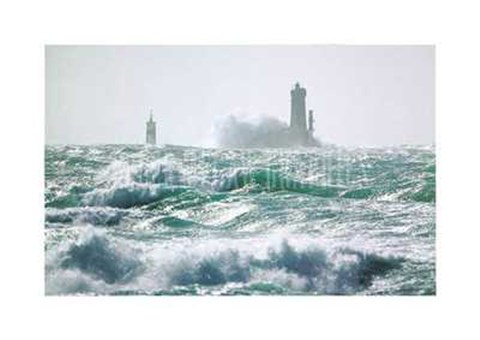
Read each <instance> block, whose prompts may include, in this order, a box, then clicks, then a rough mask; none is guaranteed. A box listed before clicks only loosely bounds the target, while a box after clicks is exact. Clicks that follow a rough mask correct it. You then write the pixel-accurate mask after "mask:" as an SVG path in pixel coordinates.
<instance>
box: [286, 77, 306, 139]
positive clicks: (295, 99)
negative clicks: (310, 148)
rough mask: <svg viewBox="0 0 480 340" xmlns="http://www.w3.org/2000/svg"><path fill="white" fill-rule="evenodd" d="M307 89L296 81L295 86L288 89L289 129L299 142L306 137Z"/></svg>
mask: <svg viewBox="0 0 480 340" xmlns="http://www.w3.org/2000/svg"><path fill="white" fill-rule="evenodd" d="M306 96H307V90H305V89H304V88H303V87H300V84H298V83H296V84H295V88H294V89H293V90H291V91H290V97H291V113H290V130H291V132H292V134H293V137H294V138H295V139H296V140H297V141H298V142H300V143H302V144H303V143H305V142H306V139H307V136H308V134H307V117H306V116H307V114H306V111H305V97H306Z"/></svg>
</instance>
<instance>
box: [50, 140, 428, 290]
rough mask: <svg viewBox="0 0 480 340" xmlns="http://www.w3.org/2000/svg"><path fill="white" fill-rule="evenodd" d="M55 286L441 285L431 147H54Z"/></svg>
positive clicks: (376, 287) (348, 287)
mask: <svg viewBox="0 0 480 340" xmlns="http://www.w3.org/2000/svg"><path fill="white" fill-rule="evenodd" d="M45 289H46V294H49V295H63V294H68V295H69V294H81V295H107V294H108V295H132V294H142V295H143V294H145V295H299V294H300V295H325V294H326V295H337V294H341V295H344V294H348V295H350V294H360V295H432V294H435V292H436V289H435V154H434V148H433V147H432V146H402V147H392V148H350V149H347V148H340V147H335V146H323V147H319V148H303V149H302V148H299V149H207V148H194V147H180V146H158V147H154V146H143V145H97V146H95V145H93V146H78V145H62V146H46V149H45Z"/></svg>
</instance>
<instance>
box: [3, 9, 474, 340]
mask: <svg viewBox="0 0 480 340" xmlns="http://www.w3.org/2000/svg"><path fill="white" fill-rule="evenodd" d="M444 3H446V2H442V1H419V0H417V1H406V0H404V1H396V2H394V1H365V0H364V1H355V0H353V1H341V0H337V1H332V2H330V4H328V5H327V4H325V3H323V2H320V1H310V2H308V1H299V0H296V1H288V2H287V1H279V0H277V1H259V0H257V1H250V0H249V1H245V0H243V1H235V2H233V1H207V0H203V1H188V2H187V1H178V0H177V1H169V2H162V1H140V0H137V1H132V2H129V3H128V4H127V2H126V1H118V0H117V1H102V2H100V1H98V0H97V1H85V0H84V1H76V2H69V1H15V2H14V3H13V1H11V2H10V3H9V4H7V3H6V2H2V4H1V5H0V35H1V38H2V44H1V45H0V46H1V48H2V51H1V53H0V56H1V59H0V84H1V87H0V93H1V95H0V98H1V100H0V103H1V111H0V116H1V124H0V127H1V132H0V138H1V141H0V147H1V158H0V159H1V166H0V169H1V174H0V180H1V182H0V188H1V195H0V199H1V202H0V203H1V205H0V206H1V212H2V214H1V221H2V223H1V225H0V230H1V236H0V242H1V244H0V251H1V254H0V261H1V262H0V269H1V277H0V285H1V286H0V294H1V297H0V312H1V314H2V315H1V317H0V338H2V339H31V338H36V339H124V338H125V339H127V338H135V339H146V338H151V339H162V338H163V339H182V338H185V339H191V338H202V339H203V338H205V339H262V338H263V339H271V338H272V339H314V338H319V339H321V338H333V339H344V338H355V339H357V338H360V339H363V338H368V339H427V338H428V339H433V338H437V339H438V338H440V337H442V338H452V337H455V338H458V339H472V338H477V339H478V338H479V337H478V336H479V330H478V328H479V327H478V325H477V324H476V322H477V323H478V311H477V309H478V302H479V301H478V290H479V289H478V288H479V284H480V280H479V272H480V266H479V264H478V259H479V252H478V250H477V244H478V240H479V231H478V230H479V228H480V225H479V221H478V220H479V218H478V217H477V215H478V214H477V212H478V211H479V208H478V203H479V202H480V200H479V199H478V198H477V195H478V193H480V190H479V185H478V182H479V180H478V178H479V175H480V173H479V168H478V167H477V165H478V159H479V157H480V152H479V151H478V148H477V146H479V145H480V143H478V136H479V133H478V130H479V128H480V125H479V119H478V116H479V115H480V110H479V105H478V103H479V101H480V85H479V79H480V72H479V66H478V63H480V49H479V47H478V43H479V36H478V32H479V31H480V27H479V26H480V25H479V13H480V12H479V11H478V9H476V8H475V5H474V4H475V2H474V1H455V2H450V3H451V5H444ZM218 43H230V44H232V43H233V44H238V43H245V44H252V43H259V44H264V43H281V44H289V43H294V44H303V43H315V44H318V43H335V44H435V45H436V64H437V65H436V77H437V81H436V85H437V88H436V105H437V110H436V111H437V119H436V120H437V122H436V123H437V134H436V145H437V152H438V153H437V155H438V157H437V163H438V164H437V175H438V177H437V183H438V195H437V197H438V202H437V211H438V222H437V250H438V253H437V296H436V297H264V298H251V297H207V298H204V297H197V298H189V297H92V298H85V297H83V298H80V297H45V296H44V293H43V256H44V252H43V152H44V45H45V44H218ZM475 314H477V315H475Z"/></svg>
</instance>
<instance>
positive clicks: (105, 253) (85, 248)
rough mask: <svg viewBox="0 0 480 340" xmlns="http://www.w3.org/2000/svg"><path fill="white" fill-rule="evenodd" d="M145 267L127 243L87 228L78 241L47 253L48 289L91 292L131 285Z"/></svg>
mask: <svg viewBox="0 0 480 340" xmlns="http://www.w3.org/2000/svg"><path fill="white" fill-rule="evenodd" d="M142 266H143V265H142V262H141V261H140V259H139V257H138V254H136V253H135V251H134V250H133V249H131V248H129V247H128V246H127V245H126V244H125V243H121V242H115V241H113V240H112V239H111V238H107V237H106V236H105V234H104V233H102V232H100V231H98V230H96V229H94V228H85V229H84V231H83V232H82V234H81V237H80V238H79V239H78V240H77V241H76V242H68V243H67V244H62V245H61V246H59V247H58V248H57V249H55V250H51V251H50V252H47V261H46V269H47V276H46V278H47V286H48V287H50V288H49V290H50V293H54V294H55V293H74V292H88V291H90V290H91V289H92V288H93V286H95V287H96V288H97V289H98V287H99V286H104V287H106V286H105V284H108V285H112V284H122V283H126V282H129V281H130V280H132V279H133V278H134V277H135V276H136V275H138V273H140V271H141V269H142ZM98 281H100V282H98ZM92 290H94V289H92ZM94 291H95V290H94ZM47 293H48V291H47Z"/></svg>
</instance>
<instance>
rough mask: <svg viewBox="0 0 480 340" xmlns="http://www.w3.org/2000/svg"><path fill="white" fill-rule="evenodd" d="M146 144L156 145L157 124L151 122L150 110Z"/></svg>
mask: <svg viewBox="0 0 480 340" xmlns="http://www.w3.org/2000/svg"><path fill="white" fill-rule="evenodd" d="M145 141H146V143H147V144H151V145H155V144H157V123H156V122H155V121H154V120H153V112H152V110H150V120H148V121H147V131H146V140H145Z"/></svg>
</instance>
